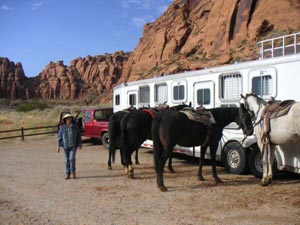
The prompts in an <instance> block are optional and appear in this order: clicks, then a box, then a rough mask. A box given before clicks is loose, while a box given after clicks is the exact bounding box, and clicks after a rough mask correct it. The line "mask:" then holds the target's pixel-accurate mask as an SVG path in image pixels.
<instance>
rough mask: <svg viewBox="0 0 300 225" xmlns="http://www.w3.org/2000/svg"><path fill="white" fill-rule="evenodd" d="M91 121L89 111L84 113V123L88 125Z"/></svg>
mask: <svg viewBox="0 0 300 225" xmlns="http://www.w3.org/2000/svg"><path fill="white" fill-rule="evenodd" d="M91 119H92V113H91V112H90V111H88V112H86V114H85V118H84V121H85V122H86V123H90V122H91Z"/></svg>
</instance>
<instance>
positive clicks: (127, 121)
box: [121, 104, 188, 178]
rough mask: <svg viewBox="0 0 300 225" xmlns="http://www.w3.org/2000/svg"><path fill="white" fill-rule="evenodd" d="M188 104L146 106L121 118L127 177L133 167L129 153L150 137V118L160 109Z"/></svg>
mask: <svg viewBox="0 0 300 225" xmlns="http://www.w3.org/2000/svg"><path fill="white" fill-rule="evenodd" d="M187 106H188V105H185V104H181V105H178V106H174V107H170V108H167V109H166V108H164V109H161V108H148V109H141V110H135V111H132V112H130V113H128V114H126V115H125V116H124V117H123V119H122V120H121V146H122V153H123V158H124V162H125V173H126V174H127V176H128V177H129V178H133V168H132V161H131V154H132V152H133V151H134V150H135V149H138V148H139V147H140V146H141V144H142V143H143V142H144V141H145V140H147V139H149V140H152V137H151V125H152V120H153V119H154V118H156V117H157V115H158V114H159V112H161V111H169V110H170V111H174V110H181V109H183V108H184V107H187ZM168 169H169V171H170V172H174V170H173V168H172V159H171V157H169V166H168Z"/></svg>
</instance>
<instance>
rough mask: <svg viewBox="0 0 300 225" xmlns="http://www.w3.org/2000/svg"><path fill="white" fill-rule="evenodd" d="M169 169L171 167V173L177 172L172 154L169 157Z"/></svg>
mask: <svg viewBox="0 0 300 225" xmlns="http://www.w3.org/2000/svg"><path fill="white" fill-rule="evenodd" d="M168 169H169V172H170V173H175V170H174V168H173V166H172V154H171V155H170V157H169V163H168Z"/></svg>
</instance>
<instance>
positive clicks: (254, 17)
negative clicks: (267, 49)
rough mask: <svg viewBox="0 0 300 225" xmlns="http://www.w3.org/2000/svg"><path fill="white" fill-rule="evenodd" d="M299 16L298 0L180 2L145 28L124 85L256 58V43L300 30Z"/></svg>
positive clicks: (126, 71) (127, 69)
mask: <svg viewBox="0 0 300 225" xmlns="http://www.w3.org/2000/svg"><path fill="white" fill-rule="evenodd" d="M299 16H300V1H299V0H282V1H273V0H264V1H260V0H176V1H174V3H173V4H172V5H171V6H170V7H169V9H168V10H167V11H166V12H165V13H164V14H163V15H162V16H161V17H160V18H159V19H158V20H157V21H155V22H154V23H150V24H146V25H145V27H144V36H143V38H141V40H140V43H139V44H138V46H137V47H136V49H135V50H134V52H133V54H132V55H131V57H130V58H129V60H128V62H127V64H126V66H125V71H124V74H123V76H122V80H121V82H123V81H126V80H129V81H131V80H137V79H142V78H147V77H152V76H154V75H158V74H172V73H177V72H180V71H185V70H195V69H201V68H204V67H211V66H215V65H221V64H225V63H231V62H234V61H241V60H249V59H254V58H257V57H258V55H257V52H258V50H257V49H256V42H257V41H259V40H260V39H261V38H264V37H265V36H266V35H269V36H270V35H272V34H274V35H282V34H283V33H289V32H293V31H300V20H299Z"/></svg>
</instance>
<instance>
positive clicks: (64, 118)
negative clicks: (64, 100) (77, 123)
mask: <svg viewBox="0 0 300 225" xmlns="http://www.w3.org/2000/svg"><path fill="white" fill-rule="evenodd" d="M67 118H72V119H73V118H74V117H73V116H72V114H70V113H67V114H66V115H64V117H63V120H66V119H67Z"/></svg>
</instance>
